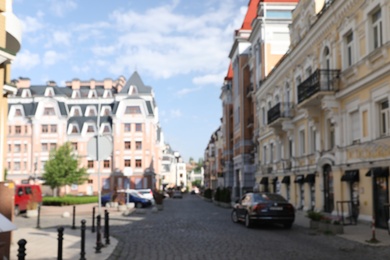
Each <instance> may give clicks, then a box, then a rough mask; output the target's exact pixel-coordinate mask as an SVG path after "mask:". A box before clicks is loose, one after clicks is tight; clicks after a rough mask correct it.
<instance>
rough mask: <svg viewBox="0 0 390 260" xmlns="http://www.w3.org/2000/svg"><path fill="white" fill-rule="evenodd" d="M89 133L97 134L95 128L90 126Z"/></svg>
mask: <svg viewBox="0 0 390 260" xmlns="http://www.w3.org/2000/svg"><path fill="white" fill-rule="evenodd" d="M87 133H95V128H94V127H93V125H89V126H88V128H87Z"/></svg>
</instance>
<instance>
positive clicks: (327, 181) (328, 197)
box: [323, 164, 334, 213]
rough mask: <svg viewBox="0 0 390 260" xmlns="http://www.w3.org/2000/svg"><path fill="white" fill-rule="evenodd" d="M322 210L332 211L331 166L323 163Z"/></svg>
mask: <svg viewBox="0 0 390 260" xmlns="http://www.w3.org/2000/svg"><path fill="white" fill-rule="evenodd" d="M323 173H324V212H327V213H332V211H333V210H334V187H333V184H334V183H333V173H332V167H331V166H330V165H329V164H326V165H324V167H323Z"/></svg>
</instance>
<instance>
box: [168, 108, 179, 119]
mask: <svg viewBox="0 0 390 260" xmlns="http://www.w3.org/2000/svg"><path fill="white" fill-rule="evenodd" d="M169 115H170V116H171V118H179V117H181V116H182V113H181V111H180V109H171V110H170V113H169Z"/></svg>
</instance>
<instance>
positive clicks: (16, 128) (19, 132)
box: [15, 125, 22, 134]
mask: <svg viewBox="0 0 390 260" xmlns="http://www.w3.org/2000/svg"><path fill="white" fill-rule="evenodd" d="M21 133H22V127H21V126H20V125H17V126H15V134H21Z"/></svg>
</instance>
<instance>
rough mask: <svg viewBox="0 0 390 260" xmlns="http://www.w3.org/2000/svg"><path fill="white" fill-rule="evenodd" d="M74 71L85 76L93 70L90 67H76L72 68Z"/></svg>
mask: <svg viewBox="0 0 390 260" xmlns="http://www.w3.org/2000/svg"><path fill="white" fill-rule="evenodd" d="M72 71H74V72H75V73H76V74H81V73H82V74H84V73H88V72H90V71H91V68H90V67H89V66H79V65H74V66H72Z"/></svg>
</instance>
